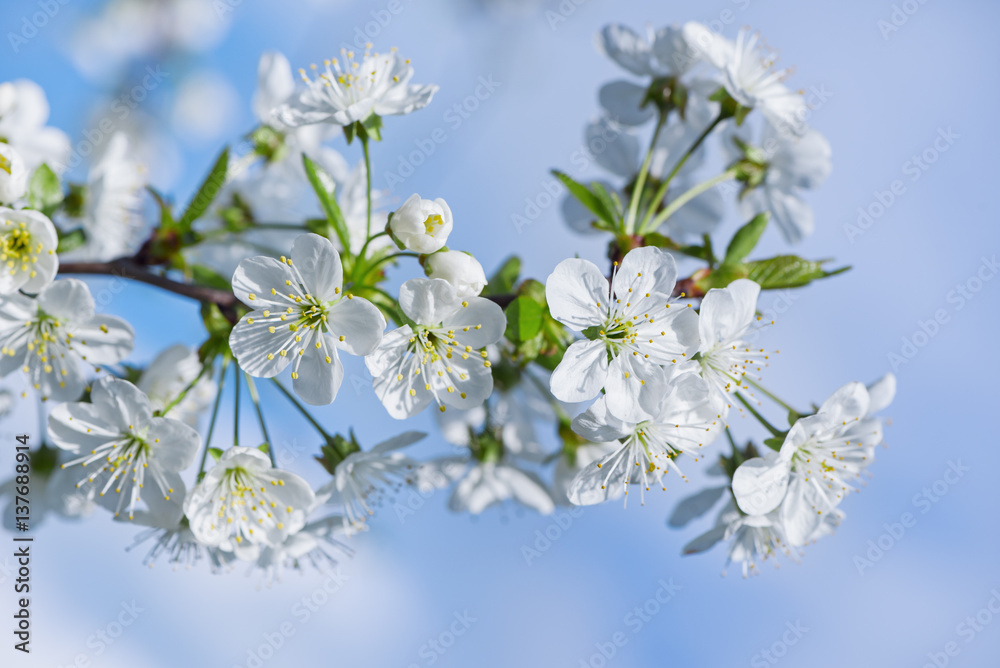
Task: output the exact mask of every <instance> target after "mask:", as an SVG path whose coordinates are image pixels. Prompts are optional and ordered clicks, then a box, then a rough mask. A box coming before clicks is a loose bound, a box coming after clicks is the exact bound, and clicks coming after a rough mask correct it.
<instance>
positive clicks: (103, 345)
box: [73, 314, 135, 364]
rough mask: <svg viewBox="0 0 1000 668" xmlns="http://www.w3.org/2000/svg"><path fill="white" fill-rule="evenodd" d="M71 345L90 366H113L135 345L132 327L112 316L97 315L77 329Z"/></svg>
mask: <svg viewBox="0 0 1000 668" xmlns="http://www.w3.org/2000/svg"><path fill="white" fill-rule="evenodd" d="M74 334H75V335H76V337H75V339H74V342H73V345H74V347H75V348H76V350H77V352H79V353H80V355H81V357H83V359H85V360H87V361H88V362H90V363H91V364H114V363H116V362H120V361H121V360H123V359H125V358H126V357H128V356H129V354H130V353H131V352H132V347H133V345H134V344H135V331H134V330H133V329H132V325H130V324H128V323H127V322H125V321H124V320H122V319H121V318H117V317H115V316H113V315H104V314H98V315H95V316H94V317H93V318H91V319H90V321H89V322H87V323H86V324H84V325H82V326H80V327H77V328H76V331H75V332H74Z"/></svg>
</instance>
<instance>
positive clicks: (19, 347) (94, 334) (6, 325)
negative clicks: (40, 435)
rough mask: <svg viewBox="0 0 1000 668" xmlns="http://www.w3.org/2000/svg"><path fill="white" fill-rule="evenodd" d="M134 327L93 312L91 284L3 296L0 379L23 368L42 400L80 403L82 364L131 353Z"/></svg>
mask: <svg viewBox="0 0 1000 668" xmlns="http://www.w3.org/2000/svg"><path fill="white" fill-rule="evenodd" d="M134 339H135V333H134V332H133V331H132V327H131V326H130V325H129V324H128V323H127V322H125V321H124V320H122V319H121V318H117V317H115V316H111V315H104V314H98V313H95V308H94V298H93V297H92V296H91V294H90V289H89V288H88V287H87V284H86V283H84V282H82V281H79V280H77V279H75V278H65V279H60V280H58V281H55V282H54V283H50V284H49V285H48V287H46V288H45V289H44V290H42V292H41V293H39V295H38V297H37V298H31V297H26V296H24V295H21V294H14V295H8V296H7V297H0V376H6V375H8V374H10V373H12V372H14V371H17V370H22V371H24V373H25V374H27V377H28V382H29V383H30V384H31V385H32V386H33V387H34V389H35V390H37V391H38V392H39V393H40V394H41V396H42V397H43V398H48V399H52V400H55V401H73V400H75V399H78V398H79V397H80V395H81V394H82V393H83V390H84V388H85V387H86V384H87V383H86V378H85V377H84V374H83V371H82V370H81V368H80V366H81V362H86V363H87V364H91V365H103V364H114V363H115V362H119V361H121V360H122V359H124V358H125V357H126V356H127V355H128V354H129V353H130V352H132V345H133V341H134Z"/></svg>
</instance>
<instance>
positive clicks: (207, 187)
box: [177, 147, 229, 230]
mask: <svg viewBox="0 0 1000 668" xmlns="http://www.w3.org/2000/svg"><path fill="white" fill-rule="evenodd" d="M228 169H229V148H228V147H226V148H225V149H223V150H222V153H221V154H219V157H218V159H217V160H216V161H215V164H214V165H212V170H211V171H210V172H209V173H208V176H206V177H205V180H204V181H202V183H201V186H200V187H199V188H198V192H196V193H195V195H194V197H193V198H192V199H191V203H190V204H188V206H187V209H185V210H184V215H182V216H181V219H180V220H179V221H178V223H177V224H178V225H179V226H180V228H181V229H182V230H188V229H190V228H191V223H193V222H194V221H196V220H198V219H199V218H201V216H202V214H204V213H205V212H206V211H207V210H208V207H210V206H211V205H212V201H213V200H215V196H216V195H218V194H219V190H221V189H222V186H223V185H224V184H225V183H226V173H227V170H228Z"/></svg>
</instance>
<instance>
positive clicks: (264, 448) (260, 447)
mask: <svg viewBox="0 0 1000 668" xmlns="http://www.w3.org/2000/svg"><path fill="white" fill-rule="evenodd" d="M257 449H258V450H260V451H261V452H263V453H264V454H265V455H267V454H270V450H271V446H269V445H268V444H267V443H261V444H260V445H258V446H257Z"/></svg>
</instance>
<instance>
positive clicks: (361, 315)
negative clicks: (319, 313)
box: [327, 297, 385, 355]
mask: <svg viewBox="0 0 1000 668" xmlns="http://www.w3.org/2000/svg"><path fill="white" fill-rule="evenodd" d="M327 326H328V327H329V328H330V334H331V336H333V338H334V340H335V341H336V342H337V344H336V345H337V347H338V348H341V349H343V350H346V351H347V352H349V353H350V354H352V355H368V354H369V353H371V352H372V351H373V350H375V348H376V347H378V344H379V342H381V341H382V332H383V331H384V330H385V317H384V316H383V315H382V312H381V311H379V310H378V308H376V306H375V305H374V304H372V303H371V302H370V301H368V300H367V299H362V298H361V297H351V298H350V299H348V298H346V297H345V298H344V299H341V300H340V301H339V302H337V303H336V304H334V305H333V306H331V307H330V312H329V315H328V321H327ZM341 336H343V337H344V340H343V341H341V340H340V337H341Z"/></svg>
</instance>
